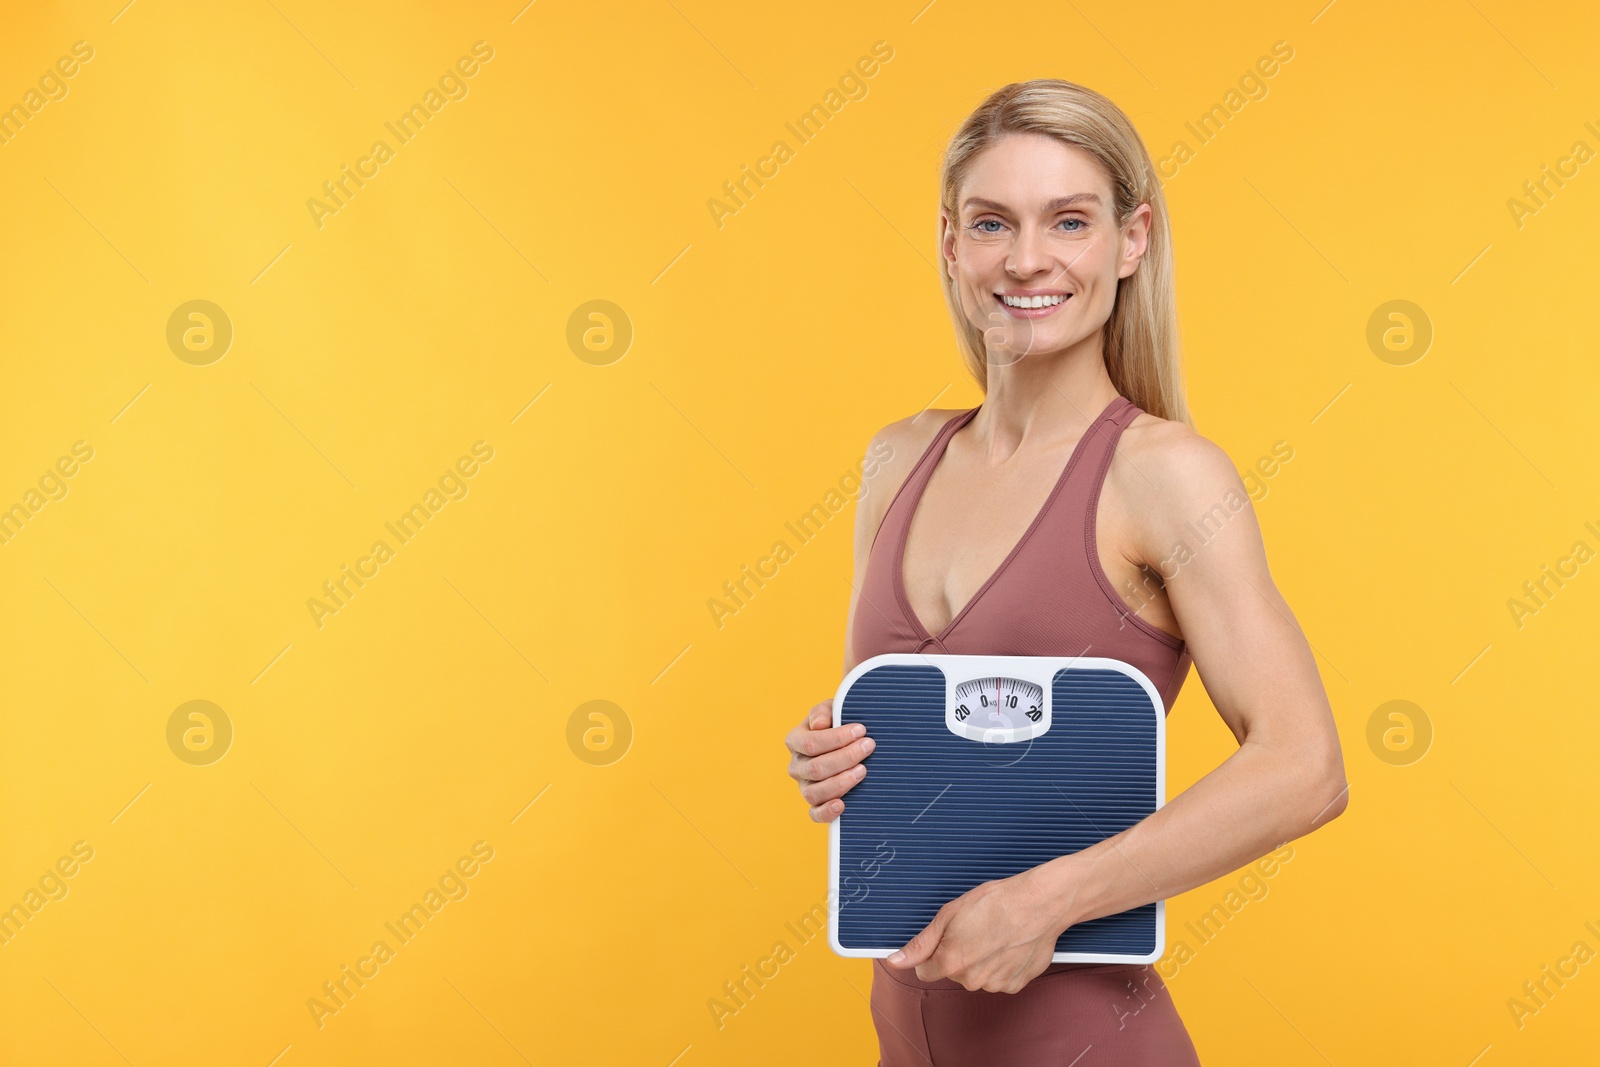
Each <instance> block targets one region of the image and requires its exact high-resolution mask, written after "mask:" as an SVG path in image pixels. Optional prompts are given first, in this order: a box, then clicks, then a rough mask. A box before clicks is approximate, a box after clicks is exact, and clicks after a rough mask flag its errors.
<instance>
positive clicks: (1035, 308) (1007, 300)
mask: <svg viewBox="0 0 1600 1067" xmlns="http://www.w3.org/2000/svg"><path fill="white" fill-rule="evenodd" d="M994 298H995V300H996V301H997V302H998V303H999V304H1000V306H1001V307H1003V308H1005V309H1006V311H1007V313H1009V314H1011V315H1013V316H1016V317H1019V318H1029V319H1037V318H1043V317H1044V316H1046V315H1049V314H1052V313H1053V312H1054V311H1055V309H1056V308H1058V307H1060V306H1061V305H1063V304H1065V303H1066V302H1067V301H1068V300H1070V299H1072V294H1071V293H1052V294H1050V295H1048V296H1044V295H1041V296H1007V295H1005V294H1002V293H996V294H994Z"/></svg>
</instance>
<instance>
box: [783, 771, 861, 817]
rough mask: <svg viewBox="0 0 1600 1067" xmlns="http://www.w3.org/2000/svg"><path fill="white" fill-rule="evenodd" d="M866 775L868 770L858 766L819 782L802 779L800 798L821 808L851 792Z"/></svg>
mask: <svg viewBox="0 0 1600 1067" xmlns="http://www.w3.org/2000/svg"><path fill="white" fill-rule="evenodd" d="M866 774H867V769H866V768H865V767H863V766H860V765H859V764H858V765H857V766H854V767H851V768H850V769H849V770H847V771H844V772H843V773H841V774H836V775H834V776H833V777H831V778H823V779H821V780H819V781H812V780H810V779H802V780H801V782H800V796H801V797H802V798H803V799H804V800H805V802H806V803H807V804H811V805H815V806H821V805H823V804H826V803H827V802H828V801H830V800H836V799H838V798H839V797H842V796H844V795H845V794H846V793H848V792H850V790H852V789H854V788H855V787H856V786H857V785H858V784H860V782H861V779H863V778H865V777H866ZM840 810H843V809H840Z"/></svg>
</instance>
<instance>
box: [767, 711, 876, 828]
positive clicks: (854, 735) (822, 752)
mask: <svg viewBox="0 0 1600 1067" xmlns="http://www.w3.org/2000/svg"><path fill="white" fill-rule="evenodd" d="M832 722H833V698H832V697H829V698H828V699H827V700H824V701H823V702H822V703H820V704H818V705H817V706H816V707H814V708H812V709H811V713H810V714H809V715H807V716H806V717H805V720H804V721H803V722H801V723H800V725H798V726H796V727H795V728H794V729H792V730H790V731H789V733H788V735H787V736H785V737H784V739H783V743H784V745H785V746H787V747H788V749H789V755H790V759H789V777H791V778H793V779H794V780H795V781H796V782H799V783H800V795H801V796H802V797H804V798H805V802H806V803H807V804H809V805H811V819H812V821H813V822H832V821H833V820H834V819H836V818H838V816H839V813H840V812H841V811H843V810H844V801H843V800H841V799H839V798H840V797H842V796H844V794H846V793H848V792H849V791H850V790H851V789H853V788H854V787H855V784H856V783H857V782H859V781H861V779H862V778H864V777H866V774H867V768H866V765H865V764H863V763H862V762H861V761H862V760H863V759H865V758H866V757H867V754H868V753H870V752H871V751H872V749H873V747H874V746H875V745H876V744H877V742H875V741H873V740H872V738H870V737H867V736H866V733H867V728H866V727H865V726H863V725H862V724H860V723H858V722H857V723H845V724H844V725H843V726H830V725H829V724H830V723H832Z"/></svg>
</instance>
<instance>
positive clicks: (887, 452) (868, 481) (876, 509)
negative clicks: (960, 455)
mask: <svg viewBox="0 0 1600 1067" xmlns="http://www.w3.org/2000/svg"><path fill="white" fill-rule="evenodd" d="M966 410H967V409H966V408H923V409H922V410H921V411H918V412H914V413H912V414H910V415H907V416H905V417H904V418H901V419H896V420H895V421H894V422H891V423H889V424H888V425H887V426H884V427H882V428H881V429H879V430H878V431H877V432H876V433H874V434H873V435H872V440H871V441H870V442H869V443H868V445H867V457H866V465H864V466H863V468H862V477H861V481H862V485H863V487H864V488H863V492H864V493H865V496H864V497H863V503H865V505H866V506H865V507H863V508H861V509H860V511H859V515H860V516H861V519H862V521H863V525H865V526H867V527H870V528H871V529H873V530H876V529H877V523H878V520H881V519H882V518H883V513H884V512H885V511H886V510H887V509H888V507H889V501H890V500H892V499H893V498H894V496H895V494H896V493H897V492H899V490H900V487H901V486H902V485H904V484H905V481H906V479H907V478H908V477H910V475H911V468H913V467H915V466H916V465H917V460H919V459H921V458H922V455H923V453H925V452H926V451H927V450H928V446H929V445H931V444H933V439H934V438H935V437H936V436H938V434H939V431H940V429H942V428H943V427H944V425H945V424H946V423H947V422H949V421H950V420H951V419H953V418H955V417H956V416H957V415H960V414H962V413H963V412H964V411H966Z"/></svg>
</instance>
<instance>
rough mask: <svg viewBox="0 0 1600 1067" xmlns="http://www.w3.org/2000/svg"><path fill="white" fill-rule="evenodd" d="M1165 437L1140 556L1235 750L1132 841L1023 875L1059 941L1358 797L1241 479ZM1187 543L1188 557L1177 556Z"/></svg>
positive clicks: (1179, 436)
mask: <svg viewBox="0 0 1600 1067" xmlns="http://www.w3.org/2000/svg"><path fill="white" fill-rule="evenodd" d="M1163 429H1164V430H1167V431H1168V432H1169V434H1172V435H1175V436H1169V437H1168V440H1167V441H1166V443H1165V446H1164V448H1162V449H1161V450H1159V451H1157V450H1148V452H1147V454H1145V455H1141V457H1140V458H1137V459H1134V460H1133V462H1135V463H1137V464H1138V465H1139V469H1140V472H1141V476H1140V477H1137V478H1136V479H1135V480H1137V481H1140V482H1142V483H1144V484H1145V485H1146V487H1147V492H1148V496H1147V497H1145V498H1144V499H1142V500H1140V501H1138V503H1139V504H1140V505H1141V506H1142V507H1143V508H1144V514H1146V515H1150V516H1152V518H1151V519H1150V520H1149V521H1147V522H1144V523H1142V524H1141V525H1142V527H1143V529H1141V531H1140V534H1139V539H1140V542H1141V544H1140V553H1141V555H1142V556H1143V561H1144V562H1146V563H1149V564H1150V565H1151V566H1152V567H1156V568H1157V569H1158V570H1159V571H1160V572H1161V575H1162V577H1163V579H1164V580H1165V582H1166V588H1167V594H1168V597H1169V599H1170V601H1171V603H1172V608H1173V611H1174V613H1175V614H1176V616H1177V618H1178V624H1179V626H1180V627H1181V628H1182V631H1183V633H1184V635H1185V637H1186V640H1187V642H1188V647H1189V651H1190V654H1191V655H1192V656H1193V658H1194V664H1195V667H1196V668H1197V670H1198V671H1199V674H1200V676H1201V680H1202V681H1203V682H1204V684H1205V687H1206V692H1207V693H1208V694H1210V696H1211V699H1212V701H1213V703H1214V704H1215V705H1216V708H1217V712H1218V714H1220V715H1221V716H1222V718H1223V721H1224V722H1226V723H1227V724H1228V728H1229V729H1230V730H1232V731H1233V734H1234V736H1235V737H1236V738H1238V740H1239V749H1238V751H1236V752H1234V753H1233V754H1232V755H1230V756H1229V757H1228V758H1227V759H1226V760H1224V761H1223V762H1222V763H1221V764H1220V765H1219V766H1218V767H1217V768H1216V769H1215V770H1213V771H1211V772H1210V773H1209V774H1207V775H1206V776H1205V777H1204V778H1201V779H1200V780H1199V781H1198V782H1196V783H1194V785H1192V786H1190V787H1189V788H1188V789H1186V790H1184V791H1183V792H1182V793H1180V794H1179V795H1178V796H1176V797H1174V798H1173V799H1172V800H1171V801H1170V802H1169V803H1167V804H1165V805H1164V806H1163V807H1161V808H1160V809H1159V810H1157V811H1155V812H1154V813H1152V814H1151V815H1149V816H1148V817H1146V818H1145V819H1143V820H1141V821H1140V822H1138V823H1137V824H1135V825H1133V826H1131V827H1129V828H1128V829H1127V830H1124V831H1123V832H1121V833H1119V834H1116V835H1115V836H1113V837H1110V838H1107V839H1106V840H1104V841H1101V842H1099V843H1097V844H1095V845H1093V846H1091V847H1089V848H1086V849H1084V850H1082V851H1080V852H1076V853H1073V854H1072V855H1070V856H1063V857H1060V858H1059V859H1055V860H1052V861H1050V862H1049V863H1046V864H1043V865H1041V866H1039V867H1036V868H1034V869H1033V870H1031V871H1029V872H1026V876H1027V877H1029V878H1032V879H1034V880H1035V883H1036V886H1037V888H1038V889H1039V891H1040V892H1041V893H1042V894H1043V896H1044V899H1045V901H1046V902H1047V905H1048V906H1049V907H1050V908H1051V910H1052V914H1053V915H1054V916H1055V917H1056V919H1057V920H1059V924H1060V929H1066V928H1067V927H1068V926H1070V925H1072V924H1073V923H1080V922H1086V921H1088V920H1090V919H1095V918H1098V917H1100V916H1103V915H1111V914H1115V913H1117V912H1121V911H1125V910H1127V909H1129V908H1134V907H1138V906H1140V905H1142V904H1148V903H1150V902H1151V901H1154V900H1161V899H1165V898H1167V897H1172V896H1176V895H1178V894H1179V893H1182V892H1185V891H1186V890H1189V889H1193V888H1194V887H1195V886H1198V885H1203V884H1205V883H1206V882H1209V881H1211V880H1212V879H1215V878H1220V877H1222V876H1223V875H1225V874H1227V873H1228V872H1230V871H1233V870H1236V869H1238V868H1239V867H1242V866H1244V865H1245V864H1247V863H1249V862H1251V861H1252V860H1255V859H1258V858H1260V857H1261V856H1264V855H1266V854H1267V853H1268V852H1270V851H1272V850H1273V849H1274V848H1276V847H1278V846H1279V845H1281V844H1283V843H1284V842H1286V841H1290V840H1293V839H1294V838H1297V837H1300V836H1302V835H1304V834H1306V833H1309V832H1310V831H1311V830H1312V829H1314V828H1315V827H1317V826H1319V825H1321V824H1322V823H1325V822H1327V821H1328V820H1330V819H1332V818H1334V817H1335V816H1337V815H1338V814H1340V813H1341V812H1342V811H1344V809H1345V805H1346V803H1347V798H1348V795H1349V787H1348V785H1347V784H1346V782H1345V776H1344V759H1343V756H1342V754H1341V751H1340V746H1339V735H1338V732H1337V730H1336V728H1335V725H1334V721H1333V712H1332V708H1331V707H1330V706H1329V703H1328V698H1327V694H1326V693H1325V692H1324V691H1323V688H1322V681H1321V678H1320V677H1319V676H1318V673H1317V667H1316V663H1315V661H1314V659H1313V658H1312V653H1311V648H1310V646H1309V644H1308V643H1307V641H1306V638H1305V635H1304V634H1303V633H1302V632H1301V630H1300V627H1299V625H1298V624H1297V623H1296V622H1295V620H1294V616H1293V615H1292V614H1291V613H1290V611H1289V606H1288V604H1286V603H1285V602H1284V600H1283V597H1282V596H1281V595H1279V593H1278V590H1277V587H1276V586H1275V585H1274V584H1273V581H1272V576H1271V574H1270V573H1269V572H1268V569H1267V557H1266V549H1265V547H1264V545H1263V544H1262V539H1261V529H1260V526H1259V525H1258V524H1257V522H1256V517H1255V511H1254V509H1253V508H1252V507H1251V506H1250V503H1249V495H1248V493H1247V492H1246V491H1245V489H1244V485H1243V483H1242V482H1241V481H1240V479H1239V475H1238V473H1237V472H1236V471H1235V470H1234V469H1233V464H1232V463H1231V462H1230V461H1229V460H1228V457H1227V455H1226V453H1224V452H1223V451H1222V450H1221V449H1220V448H1218V447H1217V446H1216V445H1214V444H1212V443H1211V442H1209V441H1206V440H1205V439H1204V438H1201V437H1199V436H1197V435H1195V434H1193V433H1192V431H1188V430H1187V428H1183V429H1182V430H1174V429H1172V428H1170V427H1167V428H1163ZM1146 479H1148V481H1146ZM1141 496H1143V494H1141ZM1207 514H1211V515H1212V516H1214V519H1221V518H1222V517H1223V516H1226V518H1225V519H1223V520H1222V521H1221V523H1220V530H1218V531H1217V532H1216V533H1215V534H1214V535H1213V536H1212V537H1211V539H1210V540H1207V541H1205V542H1204V543H1197V538H1196V536H1195V533H1194V527H1189V528H1185V524H1186V523H1191V522H1197V521H1198V519H1199V517H1200V516H1203V515H1207ZM1213 526H1215V521H1214V523H1213ZM1180 543H1181V544H1184V545H1187V546H1188V549H1189V552H1188V553H1187V554H1177V555H1175V554H1174V548H1175V546H1177V545H1179V544H1180Z"/></svg>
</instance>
